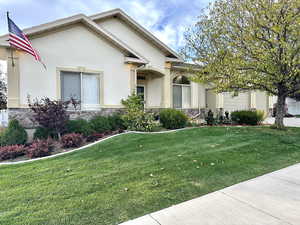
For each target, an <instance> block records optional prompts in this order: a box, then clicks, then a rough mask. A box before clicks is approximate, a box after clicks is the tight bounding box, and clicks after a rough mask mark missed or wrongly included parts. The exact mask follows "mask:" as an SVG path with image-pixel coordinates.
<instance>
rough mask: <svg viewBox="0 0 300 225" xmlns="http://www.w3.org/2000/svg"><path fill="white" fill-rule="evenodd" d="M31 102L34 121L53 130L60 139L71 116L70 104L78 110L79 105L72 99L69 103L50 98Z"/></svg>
mask: <svg viewBox="0 0 300 225" xmlns="http://www.w3.org/2000/svg"><path fill="white" fill-rule="evenodd" d="M28 102H29V107H30V109H31V110H32V111H33V112H34V115H33V117H34V119H35V120H36V121H37V122H38V123H39V124H40V126H42V127H44V128H47V129H49V130H53V131H54V132H55V133H56V134H57V135H58V137H59V138H60V136H61V134H62V133H63V132H64V129H65V126H66V123H67V121H68V120H69V115H68V114H67V108H68V107H69V105H70V104H72V105H73V106H74V108H76V106H75V105H76V104H79V103H78V102H77V101H76V100H75V99H73V98H71V99H70V100H69V101H61V100H51V99H50V98H47V97H45V98H42V99H41V100H38V99H36V100H35V101H34V102H33V103H31V102H30V100H28Z"/></svg>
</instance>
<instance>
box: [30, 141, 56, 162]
mask: <svg viewBox="0 0 300 225" xmlns="http://www.w3.org/2000/svg"><path fill="white" fill-rule="evenodd" d="M53 149H54V142H53V140H52V139H51V138H48V139H46V140H36V141H34V142H33V143H32V144H31V145H30V146H29V147H28V148H27V150H26V155H27V156H28V157H29V158H31V159H32V158H37V157H44V156H48V155H50V154H51V152H52V151H53Z"/></svg>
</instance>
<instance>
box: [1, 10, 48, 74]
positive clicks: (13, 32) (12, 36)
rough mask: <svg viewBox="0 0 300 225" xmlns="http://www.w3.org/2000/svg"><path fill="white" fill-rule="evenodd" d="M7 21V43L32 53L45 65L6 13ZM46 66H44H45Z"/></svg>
mask: <svg viewBox="0 0 300 225" xmlns="http://www.w3.org/2000/svg"><path fill="white" fill-rule="evenodd" d="M7 21H8V31H9V40H8V41H9V44H10V45H11V46H13V47H16V48H18V49H20V50H22V51H24V52H27V53H29V54H30V55H32V56H33V57H34V58H35V59H36V60H37V61H39V62H41V63H42V64H43V66H44V67H45V64H44V63H43V62H42V59H41V57H40V55H39V54H38V53H37V51H36V50H35V49H34V48H33V47H32V44H31V42H30V41H29V40H28V38H27V37H26V35H25V34H24V33H23V32H22V30H21V29H20V28H19V27H18V26H17V25H16V24H15V23H14V22H13V21H12V20H11V19H10V18H9V16H8V15H7ZM45 68H46V67H45Z"/></svg>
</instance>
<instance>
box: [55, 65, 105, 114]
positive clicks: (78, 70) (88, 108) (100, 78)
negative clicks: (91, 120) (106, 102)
mask: <svg viewBox="0 0 300 225" xmlns="http://www.w3.org/2000/svg"><path fill="white" fill-rule="evenodd" d="M62 72H75V73H80V88H81V93H80V94H81V99H82V95H83V91H82V88H83V87H82V77H83V76H82V75H83V74H84V73H85V74H91V75H97V76H98V81H99V92H98V95H99V102H98V104H86V105H83V104H81V105H80V109H79V110H80V111H82V110H84V111H94V110H99V109H101V108H102V106H103V99H104V96H103V94H104V90H103V71H96V70H88V69H86V68H84V67H78V68H57V98H58V99H62V96H61V88H62V87H61V73H62Z"/></svg>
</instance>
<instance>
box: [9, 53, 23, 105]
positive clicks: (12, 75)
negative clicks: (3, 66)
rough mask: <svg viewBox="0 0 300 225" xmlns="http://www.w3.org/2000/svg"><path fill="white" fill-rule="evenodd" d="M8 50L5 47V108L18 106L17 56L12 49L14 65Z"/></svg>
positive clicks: (18, 72) (18, 79)
mask: <svg viewBox="0 0 300 225" xmlns="http://www.w3.org/2000/svg"><path fill="white" fill-rule="evenodd" d="M9 53H10V50H9V49H7V108H18V107H19V106H20V69H19V57H18V55H17V52H16V51H14V58H13V62H14V66H13V65H12V57H11V54H9Z"/></svg>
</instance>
